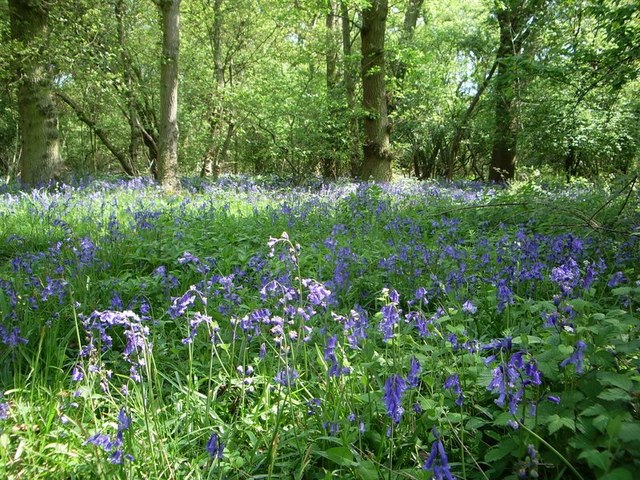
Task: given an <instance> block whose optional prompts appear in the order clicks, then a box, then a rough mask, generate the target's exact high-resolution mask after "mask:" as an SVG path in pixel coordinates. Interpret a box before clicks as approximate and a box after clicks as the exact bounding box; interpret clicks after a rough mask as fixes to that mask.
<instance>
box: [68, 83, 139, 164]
mask: <svg viewBox="0 0 640 480" xmlns="http://www.w3.org/2000/svg"><path fill="white" fill-rule="evenodd" d="M56 95H57V96H58V97H59V98H60V99H61V100H62V101H63V102H64V103H66V104H67V105H69V106H70V107H71V109H72V110H73V111H74V112H75V114H76V116H77V117H78V120H80V121H81V122H82V123H84V124H85V125H86V126H87V127H89V129H90V130H91V131H92V132H93V133H94V134H95V136H96V137H98V138H99V139H100V141H101V142H102V144H103V145H104V146H105V147H107V150H109V151H110V152H111V154H112V155H113V156H114V157H115V158H116V160H118V163H119V164H120V166H121V167H122V170H124V172H125V173H126V174H127V175H129V176H131V177H134V176H136V174H137V173H136V171H135V170H134V168H133V167H132V165H131V163H129V159H128V158H127V156H126V155H125V154H124V153H123V152H122V151H120V150H119V149H118V148H117V147H116V146H115V145H114V144H113V143H111V141H110V140H109V137H107V134H106V133H105V131H104V130H103V129H102V128H100V127H99V126H98V125H97V124H96V122H95V121H94V120H92V119H91V117H89V115H87V113H86V112H85V111H84V110H83V109H82V107H80V105H78V104H77V103H76V102H74V101H73V99H72V98H71V97H70V96H69V95H67V94H65V93H63V92H56Z"/></svg>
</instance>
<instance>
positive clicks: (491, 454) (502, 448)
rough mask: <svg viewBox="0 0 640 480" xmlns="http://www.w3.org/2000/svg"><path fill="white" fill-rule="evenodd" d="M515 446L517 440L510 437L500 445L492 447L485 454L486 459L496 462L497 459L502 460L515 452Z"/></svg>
mask: <svg viewBox="0 0 640 480" xmlns="http://www.w3.org/2000/svg"><path fill="white" fill-rule="evenodd" d="M515 446H516V445H515V442H514V441H513V440H512V439H510V438H509V439H507V440H505V441H503V442H502V443H500V444H499V445H496V446H495V447H493V448H491V449H490V450H489V451H488V452H487V454H486V455H485V456H484V459H485V461H487V462H495V461H496V460H500V459H501V458H504V457H506V456H507V455H509V454H510V453H511V454H513V453H514V452H515Z"/></svg>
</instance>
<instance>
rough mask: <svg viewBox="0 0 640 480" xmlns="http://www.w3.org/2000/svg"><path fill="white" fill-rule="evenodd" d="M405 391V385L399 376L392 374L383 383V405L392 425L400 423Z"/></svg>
mask: <svg viewBox="0 0 640 480" xmlns="http://www.w3.org/2000/svg"><path fill="white" fill-rule="evenodd" d="M406 389H407V384H406V382H405V380H404V378H402V377H401V376H400V375H396V374H393V375H391V376H390V377H389V378H387V380H386V381H385V382H384V395H383V399H384V403H385V406H386V407H387V415H389V417H391V419H392V420H393V421H394V423H400V420H402V415H403V414H404V408H403V407H402V395H403V394H404V392H405V390H406Z"/></svg>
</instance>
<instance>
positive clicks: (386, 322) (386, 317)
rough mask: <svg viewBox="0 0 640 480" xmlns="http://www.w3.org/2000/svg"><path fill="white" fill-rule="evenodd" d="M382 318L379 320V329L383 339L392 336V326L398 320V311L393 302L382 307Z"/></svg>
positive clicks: (385, 339)
mask: <svg viewBox="0 0 640 480" xmlns="http://www.w3.org/2000/svg"><path fill="white" fill-rule="evenodd" d="M381 312H382V320H381V321H380V331H381V332H382V339H383V340H384V341H387V340H391V339H392V338H393V328H394V326H395V325H396V324H397V323H398V322H399V321H400V312H399V311H398V306H397V305H396V304H395V303H391V304H389V305H385V306H384V307H382V310H381Z"/></svg>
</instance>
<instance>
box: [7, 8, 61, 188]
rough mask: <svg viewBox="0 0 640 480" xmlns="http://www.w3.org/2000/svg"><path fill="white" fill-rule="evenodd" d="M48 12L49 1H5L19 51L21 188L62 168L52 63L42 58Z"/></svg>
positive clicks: (48, 178)
mask: <svg viewBox="0 0 640 480" xmlns="http://www.w3.org/2000/svg"><path fill="white" fill-rule="evenodd" d="M49 9H50V2H48V1H44V0H42V1H37V0H9V15H10V22H11V36H12V38H13V40H14V41H16V43H17V46H18V49H19V51H18V52H17V58H18V62H19V63H18V66H17V72H18V112H19V115H20V132H21V139H22V151H21V154H20V177H21V180H22V182H23V184H24V185H25V186H36V185H40V184H46V183H49V182H50V181H51V180H54V179H57V178H60V176H61V175H62V173H63V167H64V165H63V161H62V157H61V155H60V136H59V132H58V112H57V108H56V103H55V100H54V96H53V72H52V66H51V65H52V62H50V61H48V60H47V58H46V56H45V52H46V39H47V35H48V33H49Z"/></svg>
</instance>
